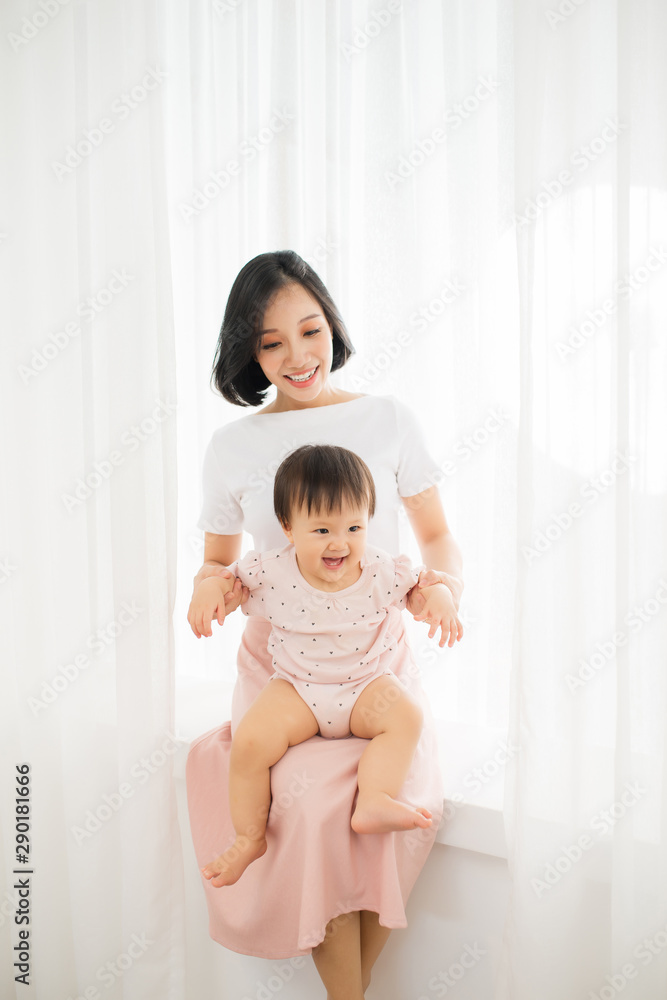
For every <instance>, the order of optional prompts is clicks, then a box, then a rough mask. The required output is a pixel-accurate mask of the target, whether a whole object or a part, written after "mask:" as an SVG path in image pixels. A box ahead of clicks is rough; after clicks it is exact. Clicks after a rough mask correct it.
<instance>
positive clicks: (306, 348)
mask: <svg viewBox="0 0 667 1000" xmlns="http://www.w3.org/2000/svg"><path fill="white" fill-rule="evenodd" d="M332 357H333V335H332V332H331V327H330V326H329V324H328V323H327V320H326V317H325V315H324V313H323V312H322V307H321V305H320V304H319V302H318V301H317V299H315V298H313V296H312V295H311V294H310V293H309V292H307V291H306V289H305V288H304V287H303V286H302V285H299V284H297V283H294V282H292V283H291V284H289V285H285V286H284V287H283V288H281V289H280V291H278V292H276V294H275V295H274V297H273V299H271V300H270V301H269V305H268V307H267V309H266V312H265V313H264V321H263V323H262V333H261V337H260V341H259V347H258V348H257V354H256V358H257V361H258V362H259V365H260V367H261V369H262V371H263V372H264V374H265V375H266V377H267V378H268V380H269V382H271V383H272V384H273V385H275V387H276V389H277V390H278V398H277V399H276V403H277V404H278V405H279V406H281V407H283V408H285V409H297V408H298V407H300V406H309V405H310V406H312V405H313V401H315V400H317V401H318V403H319V402H320V400H319V399H318V397H319V396H320V394H321V393H322V390H326V391H325V393H324V395H325V396H326V395H327V394H328V392H329V386H328V384H327V383H328V378H329V372H330V371H331V361H332ZM322 401H323V400H322Z"/></svg>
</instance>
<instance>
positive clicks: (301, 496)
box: [273, 444, 375, 528]
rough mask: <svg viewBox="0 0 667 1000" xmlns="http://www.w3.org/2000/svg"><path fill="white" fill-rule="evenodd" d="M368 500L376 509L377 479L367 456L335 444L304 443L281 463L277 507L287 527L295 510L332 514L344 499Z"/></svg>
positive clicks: (357, 502)
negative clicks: (365, 458)
mask: <svg viewBox="0 0 667 1000" xmlns="http://www.w3.org/2000/svg"><path fill="white" fill-rule="evenodd" d="M346 502H347V503H349V504H350V505H359V506H360V507H363V506H365V505H366V504H368V516H369V517H372V516H373V514H374V513H375V483H374V482H373V476H372V474H371V470H370V469H369V468H368V466H367V465H366V463H365V462H364V461H363V459H361V458H359V456H358V455H355V453H354V452H353V451H348V449H347V448H339V447H337V446H336V445H332V444H304V445H302V446H301V447H300V448H297V449H296V451H293V452H290V454H289V455H288V456H287V458H285V459H284V460H283V461H282V462H281V464H280V465H279V467H278V471H277V472H276V478H275V480H274V484H273V509H274V510H275V512H276V517H277V518H278V520H279V521H280V523H281V524H282V526H283V528H286V527H288V525H289V524H290V519H291V516H292V512H293V511H294V510H301V509H303V508H304V507H305V509H306V511H307V513H308V514H310V513H311V511H324V512H325V513H327V514H330V513H331V512H332V511H336V512H339V511H341V510H342V509H343V504H344V503H346Z"/></svg>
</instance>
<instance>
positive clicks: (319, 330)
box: [304, 327, 322, 337]
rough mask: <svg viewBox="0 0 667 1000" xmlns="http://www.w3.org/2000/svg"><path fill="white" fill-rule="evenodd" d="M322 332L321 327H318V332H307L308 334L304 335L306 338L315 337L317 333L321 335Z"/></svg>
mask: <svg viewBox="0 0 667 1000" xmlns="http://www.w3.org/2000/svg"><path fill="white" fill-rule="evenodd" d="M321 332H322V328H321V327H318V329H317V330H307V331H306V333H304V337H314V336H315V334H316V333H321Z"/></svg>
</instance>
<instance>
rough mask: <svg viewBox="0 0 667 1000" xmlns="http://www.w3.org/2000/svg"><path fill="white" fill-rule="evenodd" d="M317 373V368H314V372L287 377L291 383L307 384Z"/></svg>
mask: <svg viewBox="0 0 667 1000" xmlns="http://www.w3.org/2000/svg"><path fill="white" fill-rule="evenodd" d="M316 371H317V366H316V367H315V368H313V370H312V371H309V372H306V373H305V374H304V375H286V376H285V378H288V379H289V380H290V382H307V381H308V379H309V378H312V377H313V375H314V374H315V372H316Z"/></svg>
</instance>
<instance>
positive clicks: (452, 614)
mask: <svg viewBox="0 0 667 1000" xmlns="http://www.w3.org/2000/svg"><path fill="white" fill-rule="evenodd" d="M407 607H408V611H410V612H411V614H412V615H413V617H414V619H415V621H416V622H427V623H428V625H429V626H430V627H429V631H428V637H429V639H432V638H433V637H434V635H435V634H436V632H437V631H438V628H439V629H440V642H439V643H438V645H439V646H440V647H442V646H445V645H448V646H450V647H451V646H453V645H454V643H455V642H457V641H458V640H459V639H461V638H462V636H463V625H462V624H461V621H460V619H459V616H458V614H457V612H456V604H455V602H454V597H453V594H452V592H451V590H450V589H449V587H447V586H445V584H444V583H441V582H440V574H438V573H436V572H435V571H434V570H427V571H425V572H423V573H420V575H419V581H418V582H417V584H416V585H415V586H414V587H413V589H412V590H411V591H410V597H409V600H408V602H407Z"/></svg>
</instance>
